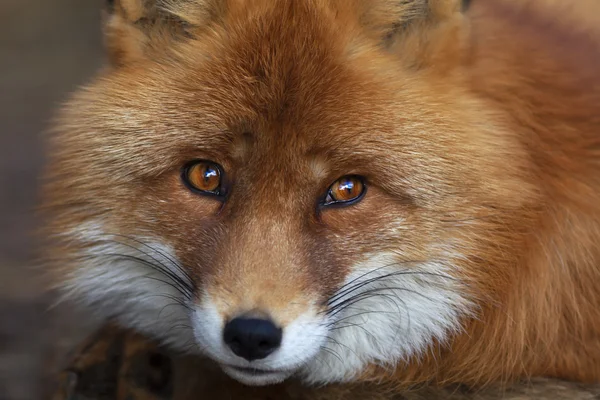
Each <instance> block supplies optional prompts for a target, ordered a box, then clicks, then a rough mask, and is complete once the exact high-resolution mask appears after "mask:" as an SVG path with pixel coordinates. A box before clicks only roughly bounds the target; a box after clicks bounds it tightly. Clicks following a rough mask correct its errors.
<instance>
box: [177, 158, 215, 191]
mask: <svg viewBox="0 0 600 400" xmlns="http://www.w3.org/2000/svg"><path fill="white" fill-rule="evenodd" d="M222 178H223V172H222V169H221V167H220V166H219V165H218V164H216V163H214V162H211V161H203V160H200V161H193V162H191V163H189V164H188V165H187V166H185V167H184V169H183V172H182V179H183V182H184V183H185V184H186V185H187V186H188V187H189V188H190V189H192V190H193V191H196V192H200V193H203V194H210V195H215V196H222V195H223V193H222V187H221V186H222V182H221V181H222Z"/></svg>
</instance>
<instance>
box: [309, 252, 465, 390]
mask: <svg viewBox="0 0 600 400" xmlns="http://www.w3.org/2000/svg"><path fill="white" fill-rule="evenodd" d="M396 261H397V257H396V256H395V255H394V254H377V255H374V256H372V257H370V258H369V260H368V261H367V262H366V263H363V264H360V265H357V266H356V267H355V268H354V271H353V273H351V274H350V276H348V277H347V279H346V285H345V286H344V287H343V288H342V289H341V290H340V291H339V293H340V294H339V295H338V297H337V298H336V297H334V299H335V300H334V302H333V305H334V306H335V304H350V303H352V304H351V305H349V306H347V307H345V308H344V309H343V310H341V311H339V312H337V313H336V312H335V311H334V312H333V313H332V314H333V315H332V319H333V322H332V324H331V326H330V332H329V337H330V338H331V340H330V341H329V342H328V343H327V347H328V350H329V351H322V352H321V353H319V355H318V356H317V357H316V358H315V359H314V360H313V361H311V362H310V363H309V364H307V365H306V366H305V367H304V368H303V370H302V376H303V378H304V379H305V380H306V381H307V382H310V383H329V382H340V381H348V380H351V379H352V378H354V377H356V375H357V374H359V373H360V372H361V371H362V370H363V369H364V368H365V367H366V366H367V365H368V364H371V363H375V364H378V365H383V366H388V367H390V368H394V367H396V365H397V364H398V363H399V362H402V361H406V360H407V359H408V357H410V356H413V355H418V354H420V353H422V352H423V351H425V350H426V349H427V348H428V346H429V345H430V344H431V343H432V340H433V339H435V340H438V341H440V342H442V343H443V342H444V341H445V340H446V339H447V337H448V335H449V333H451V332H453V331H458V330H460V329H461V326H460V319H461V317H462V316H464V315H465V314H469V313H470V310H471V304H470V303H469V301H468V300H467V299H466V298H464V297H463V296H462V295H461V285H460V283H459V282H458V281H457V280H456V279H454V278H452V277H451V275H449V274H450V272H451V271H450V268H449V267H448V266H445V265H443V264H439V263H434V262H429V263H421V264H419V265H411V267H410V269H405V270H402V269H399V267H398V266H394V267H386V266H389V265H394V263H395V262H396ZM374 278H377V279H374ZM344 288H345V289H344ZM350 298H353V299H354V300H356V301H354V300H349V299H350ZM342 302H344V303H342Z"/></svg>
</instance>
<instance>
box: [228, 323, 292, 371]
mask: <svg viewBox="0 0 600 400" xmlns="http://www.w3.org/2000/svg"><path fill="white" fill-rule="evenodd" d="M282 336H283V335H282V332H281V328H278V327H277V326H275V324H274V323H273V322H271V321H269V320H267V319H259V318H241V317H238V318H234V319H232V320H231V321H229V322H228V323H227V324H226V325H225V329H224V330H223V340H224V341H225V343H226V344H227V346H229V348H230V349H231V351H233V352H234V353H235V355H237V356H240V357H242V358H245V359H246V360H248V361H253V360H260V359H263V358H265V357H267V356H268V355H269V354H271V353H273V352H274V351H275V350H277V348H279V346H280V345H281V338H282Z"/></svg>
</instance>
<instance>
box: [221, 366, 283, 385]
mask: <svg viewBox="0 0 600 400" xmlns="http://www.w3.org/2000/svg"><path fill="white" fill-rule="evenodd" d="M221 368H222V369H223V371H224V372H225V373H226V374H227V375H229V376H230V377H232V378H233V379H235V380H237V381H239V382H241V383H243V384H245V385H251V386H263V385H272V384H276V383H280V382H282V381H284V380H285V379H287V378H289V377H290V376H291V375H292V374H293V373H294V371H293V370H270V369H260V368H252V367H237V366H234V365H221Z"/></svg>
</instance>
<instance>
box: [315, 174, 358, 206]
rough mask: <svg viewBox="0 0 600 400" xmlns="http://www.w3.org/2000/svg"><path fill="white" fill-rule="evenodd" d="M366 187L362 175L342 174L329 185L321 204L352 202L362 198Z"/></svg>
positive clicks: (345, 203)
mask: <svg viewBox="0 0 600 400" xmlns="http://www.w3.org/2000/svg"><path fill="white" fill-rule="evenodd" d="M366 189H367V187H366V185H365V182H364V179H363V178H362V177H360V176H356V175H348V176H343V177H341V178H340V179H338V180H337V181H335V182H334V183H333V184H332V185H331V186H330V187H329V189H328V191H327V196H326V197H325V201H324V202H323V205H325V206H329V205H334V204H339V205H348V204H353V203H355V202H357V201H359V200H360V199H362V197H363V195H364V194H365V192H366Z"/></svg>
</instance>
